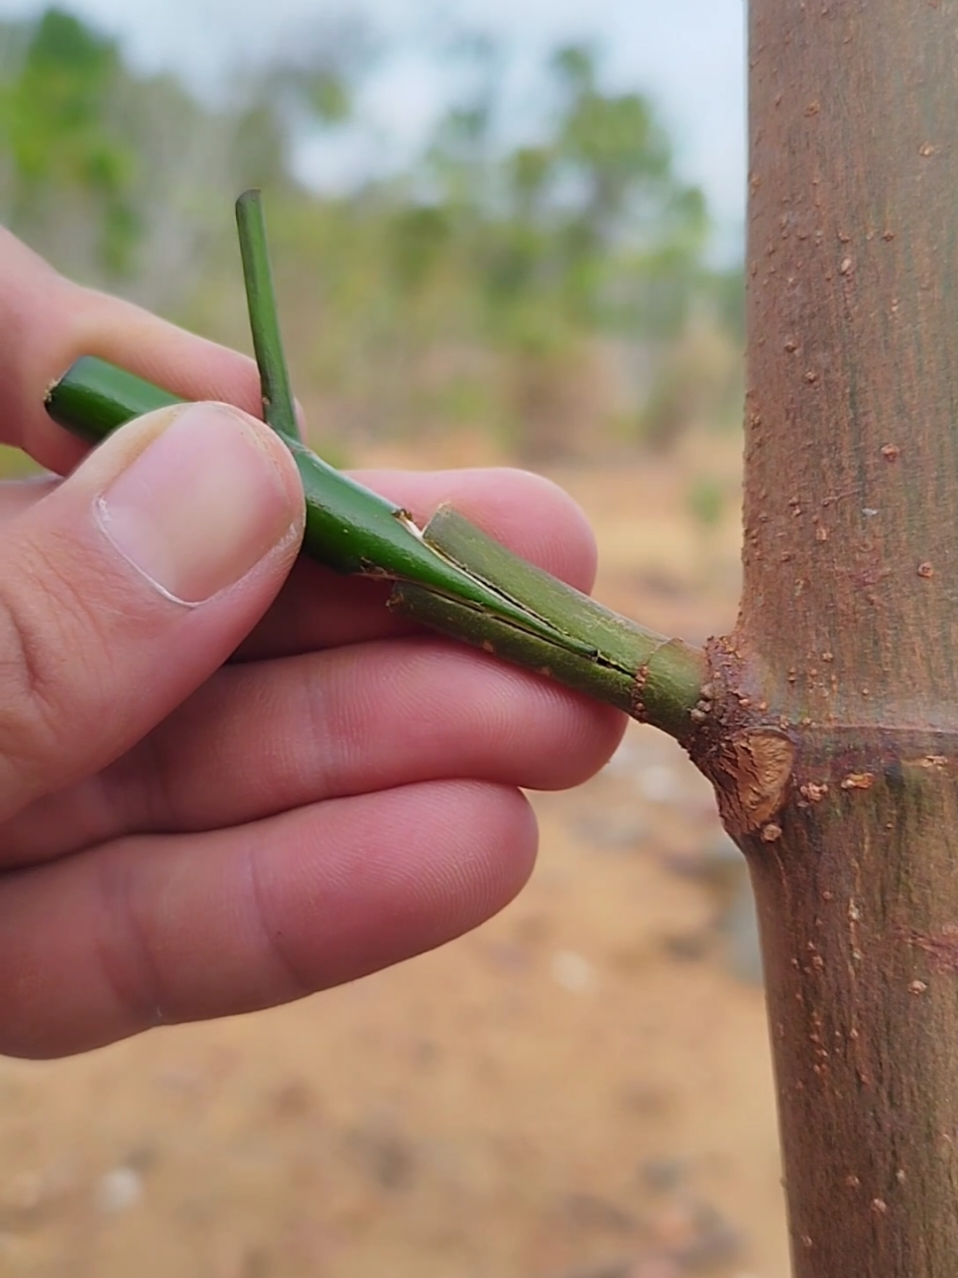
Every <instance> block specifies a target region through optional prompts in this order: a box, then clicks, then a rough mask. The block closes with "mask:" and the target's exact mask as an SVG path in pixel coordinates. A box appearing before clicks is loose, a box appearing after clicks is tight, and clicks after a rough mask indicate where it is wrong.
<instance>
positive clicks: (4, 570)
mask: <svg viewBox="0 0 958 1278" xmlns="http://www.w3.org/2000/svg"><path fill="white" fill-rule="evenodd" d="M303 509H304V504H303V492H302V487H301V484H300V481H299V476H298V474H297V471H296V466H295V463H294V461H293V459H292V457H291V456H290V454H289V452H288V450H287V449H286V447H285V446H284V444H283V442H282V441H281V440H280V439H279V438H278V437H277V436H276V435H274V434H273V433H272V432H271V431H270V430H269V429H268V428H267V427H266V426H264V425H263V424H262V423H261V422H257V421H255V420H254V419H253V418H251V417H247V416H246V415H245V414H244V413H241V412H240V411H239V410H238V409H234V408H228V407H227V406H225V405H222V404H196V405H188V406H185V407H178V408H175V409H164V410H161V411H160V412H158V413H150V414H149V415H148V416H146V417H142V418H140V419H139V420H138V421H136V422H132V423H130V424H129V425H128V426H126V427H124V428H123V430H121V431H119V432H118V433H117V434H116V435H114V436H112V437H111V438H110V439H109V440H107V441H106V443H104V444H103V445H101V447H100V448H98V449H97V450H96V451H95V452H93V453H92V454H90V456H89V457H88V458H87V459H86V460H85V461H84V462H83V463H82V465H81V466H80V467H79V468H78V469H77V470H76V471H75V472H74V473H73V474H72V475H71V476H70V477H69V478H68V479H66V480H65V481H64V482H63V483H62V484H61V485H60V486H59V487H57V488H56V489H55V490H54V491H53V492H51V493H50V494H49V495H48V496H47V497H45V498H43V499H42V500H41V501H40V502H38V503H37V504H36V505H35V506H32V507H31V508H30V509H29V510H28V511H27V512H26V513H24V514H22V515H20V516H18V517H16V518H15V519H13V520H12V521H11V522H9V523H7V524H5V525H4V529H3V543H2V546H0V821H2V820H4V819H5V818H7V817H9V816H11V815H13V813H14V812H16V811H18V810H19V809H20V808H22V807H24V806H26V804H27V803H29V802H30V801H32V800H33V799H35V798H38V797H39V796H40V795H41V794H49V793H52V792H53V791H55V790H58V789H60V788H61V787H63V786H65V785H68V784H70V783H71V782H74V781H77V780H79V779H80V778H81V777H84V776H89V775H92V774H93V773H95V772H97V771H99V769H101V768H102V767H104V766H105V765H106V764H108V763H111V762H112V761H113V760H114V759H116V758H118V757H119V756H120V755H121V754H122V753H124V752H125V751H126V750H127V749H129V748H130V747H131V746H132V745H133V744H135V743H136V742H137V741H138V740H140V738H141V737H143V736H145V735H146V733H147V732H148V731H149V730H150V729H151V728H152V727H154V726H155V724H157V723H158V722H159V721H160V720H161V719H163V718H164V717H165V716H166V715H167V714H168V713H169V712H170V711H171V710H173V709H174V708H175V707H176V706H177V705H178V704H179V703H180V702H181V701H183V700H184V698H185V697H186V696H188V695H189V693H191V692H192V691H193V690H194V689H195V688H197V687H198V686H199V685H200V684H201V683H202V682H203V681H204V680H205V679H206V678H208V677H209V675H210V674H212V673H213V671H214V670H216V669H217V667H218V666H220V665H221V664H222V663H223V662H224V661H225V660H226V658H227V657H228V656H229V655H230V653H231V652H232V651H233V650H234V648H235V647H236V646H237V645H238V644H239V643H240V641H241V640H242V639H243V638H244V636H245V635H246V634H247V633H248V632H249V631H250V630H251V629H252V627H253V626H254V625H255V624H256V622H257V621H258V620H259V619H260V617H261V616H262V614H263V613H264V612H265V611H266V609H267V608H268V607H269V605H270V603H271V602H272V601H273V599H274V598H275V596H276V594H277V592H278V591H279V589H280V586H281V585H282V583H283V581H284V579H285V577H286V574H287V572H288V571H289V569H290V567H291V566H292V563H293V561H294V559H295V557H296V554H297V551H298V549H299V545H300V542H301V540H302V532H303V517H304V516H303Z"/></svg>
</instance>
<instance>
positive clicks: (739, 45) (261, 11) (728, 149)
mask: <svg viewBox="0 0 958 1278" xmlns="http://www.w3.org/2000/svg"><path fill="white" fill-rule="evenodd" d="M59 2H60V4H61V5H62V7H64V8H69V9H71V10H73V11H74V12H76V13H78V14H80V15H81V16H83V17H85V18H87V19H88V20H91V21H93V22H94V23H96V25H98V26H99V27H100V28H101V29H103V30H105V31H108V32H110V33H112V34H115V35H117V36H119V37H120V38H121V39H122V41H123V44H124V46H125V48H126V49H127V51H128V54H129V56H130V57H131V58H132V59H133V61H134V62H135V63H136V64H137V65H139V66H141V67H143V68H146V69H151V70H152V69H157V68H159V67H164V68H170V67H172V68H178V69H179V71H180V72H181V73H182V74H183V75H184V76H185V77H186V78H188V79H189V80H190V81H191V82H192V83H194V84H195V85H198V86H200V87H202V86H203V85H210V86H214V85H218V84H219V82H220V78H221V75H222V72H223V69H224V67H226V66H228V65H236V63H237V62H245V61H247V60H253V61H255V59H256V58H257V56H259V55H261V53H262V52H263V51H264V50H265V51H271V50H273V49H276V48H277V47H282V46H283V44H284V43H286V42H289V43H291V44H292V45H293V46H295V44H296V42H297V41H300V40H303V39H304V38H308V34H309V30H310V27H311V26H313V27H314V28H315V26H316V25H317V24H319V25H320V26H326V25H328V24H329V23H330V22H331V21H335V19H336V18H337V16H341V15H352V14H356V13H362V14H364V15H366V16H367V17H368V19H369V22H370V25H371V27H372V28H373V29H374V30H378V31H382V32H384V33H385V34H386V35H388V36H390V37H391V38H392V39H393V40H394V41H395V44H396V53H395V56H393V57H392V58H391V59H390V60H389V62H387V63H385V64H384V65H383V67H382V68H381V69H380V70H379V71H378V72H375V73H374V74H373V75H372V77H371V78H370V80H369V82H368V86H367V90H366V92H365V94H364V97H363V99H362V101H361V103H360V109H361V113H362V116H363V119H364V121H365V122H366V123H367V125H368V126H369V127H368V128H367V130H366V131H365V132H366V137H367V142H366V146H367V148H368V147H369V146H375V147H377V148H379V152H380V154H379V155H378V157H377V156H374V157H370V158H373V159H374V161H375V160H376V159H380V160H381V159H382V158H383V157H384V156H387V155H388V154H389V153H390V151H393V152H394V153H396V152H400V153H401V152H402V151H403V149H404V148H406V149H408V148H409V147H411V146H413V145H415V143H416V141H417V140H418V139H419V138H421V137H422V136H423V134H424V132H425V130H426V128H427V127H428V124H429V122H430V121H431V120H432V119H433V118H434V116H435V113H436V111H437V110H438V107H439V105H440V104H441V103H442V101H443V99H444V91H445V88H446V82H444V79H443V70H442V62H441V57H440V58H439V59H437V58H436V57H435V56H434V55H435V53H436V51H437V50H438V49H440V48H441V45H442V38H443V36H444V35H447V34H451V33H452V32H453V31H454V30H458V29H462V28H463V27H465V28H467V29H472V30H482V31H486V32H490V33H493V34H496V35H499V36H501V37H503V39H505V40H506V41H507V42H508V46H509V48H510V50H511V51H512V52H513V54H514V59H515V60H514V65H513V68H512V73H511V76H510V85H511V94H512V97H511V99H510V100H511V101H513V102H514V104H515V114H516V123H517V129H518V131H521V128H522V121H523V118H524V117H525V116H527V115H529V114H531V113H533V112H534V109H535V104H534V102H532V101H531V100H530V98H529V92H530V87H531V83H532V79H533V72H534V70H535V69H537V67H538V66H539V65H541V61H542V56H543V54H544V53H545V52H546V51H548V50H550V49H552V48H554V47H555V46H556V44H557V43H559V42H561V41H566V40H570V39H582V38H585V39H588V40H593V41H596V42H597V43H598V44H599V45H600V47H602V48H603V49H604V50H605V52H606V68H607V73H608V82H609V83H610V84H612V85H614V86H615V87H628V88H638V89H640V90H642V91H644V92H647V93H648V94H649V95H650V96H651V97H652V98H653V100H654V101H655V102H656V104H657V105H658V107H659V109H660V111H661V113H662V116H663V118H664V119H665V121H666V123H667V124H668V125H669V127H670V130H671V133H672V137H673V139H674V142H675V145H676V149H677V153H678V158H679V163H680V168H681V171H682V173H683V175H684V176H685V177H686V178H687V179H689V180H691V181H694V182H697V183H700V184H701V185H702V186H703V187H704V188H705V190H706V193H707V195H708V198H709V202H710V205H711V208H712V211H713V214H714V216H715V218H716V221H717V223H718V225H719V228H720V231H721V239H722V242H723V244H724V245H725V246H726V248H729V247H737V245H738V237H739V235H740V232H741V228H742V225H743V221H744V203H745V169H746V159H745V151H746V147H745V36H744V21H745V19H744V0H589V3H588V4H584V3H583V0H268V2H267V3H260V2H258V0H245V2H244V0H59ZM43 7H45V6H44V5H43V4H42V3H37V0H0V17H16V16H22V15H24V14H32V13H36V12H38V11H39V10H41V9H42V8H43ZM524 81H525V90H526V91H525V96H524V93H523V89H524ZM370 139H372V141H370ZM351 145H353V146H354V145H355V144H354V143H351V142H350V140H349V139H348V138H346V139H344V140H343V142H342V144H340V145H339V146H338V147H335V146H333V145H331V144H330V143H329V142H328V141H318V142H317V143H316V144H315V145H314V146H312V147H309V148H305V149H304V151H303V154H302V156H301V162H300V167H301V169H302V170H304V171H306V173H307V175H309V174H310V173H311V174H312V175H313V176H314V177H316V176H318V175H323V174H329V173H331V172H334V171H338V172H339V173H340V174H341V173H343V172H349V171H350V169H353V170H359V169H361V167H362V165H363V164H364V163H366V162H367V157H364V156H363V155H361V154H360V153H358V152H357V153H355V154H351V153H350V150H349V148H350V146H351Z"/></svg>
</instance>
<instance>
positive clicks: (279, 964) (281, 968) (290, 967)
mask: <svg viewBox="0 0 958 1278" xmlns="http://www.w3.org/2000/svg"><path fill="white" fill-rule="evenodd" d="M261 854H262V848H257V847H255V846H254V847H251V848H250V849H249V853H248V860H247V881H248V883H249V885H250V895H251V897H252V903H253V911H254V914H255V916H256V924H257V927H258V930H259V933H260V937H261V939H262V944H263V948H264V950H265V951H266V954H267V955H268V957H269V958H270V959H271V960H272V963H273V966H274V967H275V968H277V969H278V972H279V978H280V980H281V981H282V985H283V995H282V998H283V1001H284V1002H293V1001H295V1000H296V999H300V998H306V997H307V996H308V995H310V994H314V993H315V992H316V989H317V985H316V982H315V981H311V980H309V978H308V977H307V975H306V974H305V973H304V972H301V971H300V970H299V965H298V964H297V963H296V961H295V960H294V959H293V957H292V955H291V954H290V952H289V950H288V948H287V946H286V942H285V938H284V935H283V932H282V929H281V928H274V927H273V926H272V924H271V923H270V921H269V910H268V909H267V906H266V894H265V892H264V890H263V882H262V876H261V866H260V856H261Z"/></svg>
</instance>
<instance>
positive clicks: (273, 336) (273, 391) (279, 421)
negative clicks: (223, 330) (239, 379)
mask: <svg viewBox="0 0 958 1278" xmlns="http://www.w3.org/2000/svg"><path fill="white" fill-rule="evenodd" d="M236 229H237V231H238V232H239V244H240V254H241V256H242V258H243V278H244V279H245V281H246V301H247V304H248V306H249V316H250V328H251V329H252V333H253V350H254V351H255V353H256V363H257V366H258V367H259V375H260V381H261V383H262V390H263V417H264V419H265V421H266V422H267V423H268V424H269V425H270V426H272V428H273V430H275V431H276V432H277V434H279V435H283V436H284V437H285V438H287V439H297V440H298V439H299V438H300V434H299V422H298V421H297V420H296V401H295V399H294V398H293V390H292V385H291V383H290V378H289V369H288V368H287V366H286V352H285V349H284V347H283V335H282V333H281V332H280V327H279V313H278V311H277V309H276V290H275V289H274V287H273V268H272V265H271V264H270V257H269V245H268V242H267V238H266V214H265V213H264V212H263V199H262V196H261V194H260V192H259V191H244V192H243V194H242V195H241V196H240V197H239V199H238V200H237V201H236Z"/></svg>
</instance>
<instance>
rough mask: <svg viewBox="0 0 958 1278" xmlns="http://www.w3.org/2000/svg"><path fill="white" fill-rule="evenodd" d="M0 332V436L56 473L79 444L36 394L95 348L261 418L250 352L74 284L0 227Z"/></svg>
mask: <svg viewBox="0 0 958 1278" xmlns="http://www.w3.org/2000/svg"><path fill="white" fill-rule="evenodd" d="M0 333H2V334H3V341H2V342H0V443H5V444H12V445H13V446H14V447H16V448H20V449H22V450H23V451H24V452H26V453H28V454H29V455H30V456H31V457H32V458H33V459H34V461H37V462H39V463H40V465H41V466H45V467H47V468H49V469H50V470H54V471H56V472H57V473H59V474H63V473H65V472H66V471H68V470H70V469H71V468H72V467H73V466H75V465H76V463H77V462H78V461H79V460H80V458H81V457H82V456H83V454H84V452H86V445H85V444H83V443H81V442H80V441H79V440H77V439H74V438H73V436H71V435H69V434H68V433H67V432H66V431H65V430H63V429H62V428H61V427H59V426H57V425H55V424H54V423H53V422H52V421H51V420H50V419H49V417H48V416H47V414H46V411H45V409H44V396H45V394H46V392H47V389H48V388H49V386H50V385H51V383H53V382H54V381H56V380H57V378H59V377H61V376H62V375H63V373H64V372H65V371H66V369H67V368H68V367H69V366H70V365H71V364H72V363H73V361H74V360H75V359H77V358H79V356H81V355H97V356H99V357H100V358H101V359H105V360H108V361H109V362H110V363H112V364H117V365H119V366H120V367H121V368H126V369H129V371H130V372H131V373H136V374H137V375H138V376H140V377H145V378H146V379H147V380H148V381H151V382H155V383H156V384H157V385H158V386H162V387H164V388H165V389H166V390H169V391H170V392H172V393H173V394H174V395H179V396H182V398H184V399H196V400H200V399H205V400H219V401H221V402H223V403H227V404H235V405H236V407H237V408H242V409H243V410H244V411H246V412H248V413H252V414H253V415H254V416H256V417H261V416H262V403H261V400H260V389H259V375H258V373H257V369H256V365H255V363H254V362H253V360H251V359H250V358H248V357H247V356H245V355H241V354H240V353H239V352H237V351H231V350H228V349H227V348H226V347H224V346H220V345H218V344H217V343H216V342H211V341H208V340H206V339H205V338H202V337H197V336H195V335H194V334H192V333H188V332H186V331H185V330H184V329H182V328H178V327H177V326H176V325H175V324H170V323H168V322H167V321H166V320H162V319H159V318H158V317H157V316H155V315H152V314H150V312H149V311H145V310H143V309H142V308H141V307H139V306H134V305H133V304H132V303H131V302H125V301H122V300H121V299H119V298H115V297H109V296H107V295H106V294H105V293H98V292H96V291H94V290H92V289H87V288H83V287H81V286H80V285H78V284H74V283H73V282H72V281H70V280H68V279H65V278H64V277H63V276H62V275H59V274H58V273H57V272H56V271H55V270H54V269H53V268H52V267H51V266H50V265H49V264H48V263H46V262H45V261H44V260H43V259H42V258H40V257H38V256H37V254H35V253H33V252H32V251H31V250H30V249H28V248H27V247H26V246H25V245H24V244H22V243H21V242H20V241H19V240H18V239H16V237H15V236H13V235H11V234H10V232H9V231H6V230H4V229H3V228H0Z"/></svg>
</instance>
